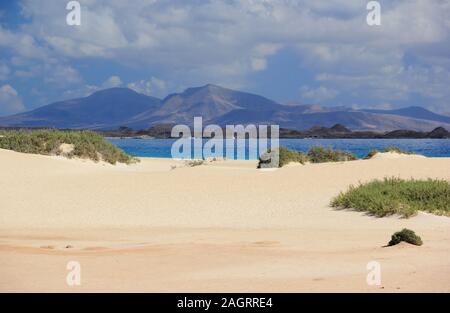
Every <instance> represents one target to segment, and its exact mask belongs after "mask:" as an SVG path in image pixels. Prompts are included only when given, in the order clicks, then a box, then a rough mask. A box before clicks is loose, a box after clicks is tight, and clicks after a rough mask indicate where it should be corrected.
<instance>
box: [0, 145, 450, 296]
mask: <svg viewBox="0 0 450 313" xmlns="http://www.w3.org/2000/svg"><path fill="white" fill-rule="evenodd" d="M174 167H177V168H175V169H173V168H174ZM449 169H450V158H423V157H417V156H407V155H404V156H401V157H392V155H390V154H387V155H386V154H380V155H378V156H377V157H376V158H374V159H372V160H361V161H352V162H345V163H328V164H307V165H305V166H289V167H286V168H282V169H279V170H274V171H273V170H272V171H261V170H257V169H256V162H254V161H219V162H208V163H207V165H202V166H196V167H192V168H191V167H186V166H184V162H183V161H174V160H169V159H143V160H142V162H141V163H139V164H136V165H132V166H125V165H119V166H112V165H109V164H105V163H102V164H96V163H93V162H90V161H80V160H67V159H63V158H56V157H46V156H36V155H26V154H20V153H15V152H11V151H5V150H0V173H1V174H0V190H1V191H0V192H1V194H0V199H1V203H0V290H8V291H37V290H41V291H77V290H80V291H88V290H95V291H98V290H102V291H314V290H316V291H395V290H400V291H450V257H449V255H450V254H449V252H450V249H449V247H450V245H449V244H450V231H449V230H450V218H448V217H439V216H435V215H432V214H423V213H421V214H419V215H418V216H416V217H413V218H410V219H401V218H398V217H390V218H382V219H380V218H374V217H369V216H366V215H364V214H362V213H357V212H350V211H336V210H334V209H332V208H330V207H329V202H330V200H331V199H332V197H333V196H335V195H337V194H338V193H339V192H340V191H343V190H345V189H347V188H348V186H349V185H350V184H357V183H358V182H359V181H361V182H364V181H369V180H371V179H373V178H383V177H386V176H396V177H402V178H411V177H414V178H443V179H447V180H450V171H449ZM404 227H407V228H411V229H413V230H415V231H416V232H417V233H418V234H419V235H420V236H421V237H422V239H423V240H424V243H425V244H424V246H422V247H414V246H397V247H393V248H383V247H382V246H383V245H385V244H386V243H387V242H388V241H389V239H390V235H391V234H392V233H393V232H394V231H398V230H400V229H402V228H404ZM67 245H70V246H72V248H70V249H66V248H65V247H66V246H67ZM68 260H79V261H80V263H81V264H82V268H83V273H84V274H83V284H82V286H80V287H75V288H71V287H68V286H67V285H66V284H65V275H66V274H67V270H66V268H65V266H66V263H67V261H68ZM371 260H377V261H379V262H380V263H381V265H382V277H383V279H382V286H369V285H367V284H366V274H367V270H366V264H367V263H368V262H369V261H371ZM112 273H113V274H112Z"/></svg>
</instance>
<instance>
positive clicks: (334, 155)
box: [307, 146, 358, 163]
mask: <svg viewBox="0 0 450 313" xmlns="http://www.w3.org/2000/svg"><path fill="white" fill-rule="evenodd" d="M307 157H308V160H309V161H310V162H311V163H325V162H342V161H354V160H357V159H358V158H357V157H356V156H355V155H354V154H352V153H350V152H347V151H342V150H334V149H331V148H325V147H321V146H314V147H311V148H310V149H309V151H308V154H307Z"/></svg>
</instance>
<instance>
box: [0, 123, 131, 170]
mask: <svg viewBox="0 0 450 313" xmlns="http://www.w3.org/2000/svg"><path fill="white" fill-rule="evenodd" d="M62 144H68V145H72V146H73V149H71V151H70V152H69V153H64V152H63V151H61V149H60V147H61V145H62ZM0 149H8V150H13V151H17V152H22V153H34V154H43V155H64V156H66V157H69V158H71V157H79V158H85V159H91V160H93V161H105V162H108V163H111V164H115V163H116V162H120V163H126V164H130V163H133V162H137V161H138V160H137V159H136V158H133V157H131V156H129V155H128V154H126V153H125V152H124V151H123V150H121V149H119V148H118V147H116V146H115V145H113V144H112V143H109V142H107V141H105V140H104V138H103V137H102V136H100V135H97V134H96V133H94V132H91V131H75V130H73V131H62V130H52V129H48V130H7V131H0Z"/></svg>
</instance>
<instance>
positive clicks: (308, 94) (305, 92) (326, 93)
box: [300, 86, 339, 102]
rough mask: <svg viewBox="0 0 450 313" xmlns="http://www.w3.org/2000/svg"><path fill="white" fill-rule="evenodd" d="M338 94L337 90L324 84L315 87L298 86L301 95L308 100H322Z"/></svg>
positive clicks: (332, 97)
mask: <svg viewBox="0 0 450 313" xmlns="http://www.w3.org/2000/svg"><path fill="white" fill-rule="evenodd" d="M338 94H339V92H338V91H337V90H334V89H329V88H326V87H324V86H319V87H317V88H310V87H308V86H303V87H302V88H300V95H301V97H302V98H303V99H305V100H308V101H315V102H322V101H326V100H330V99H334V98H335V97H336V96H337V95H338Z"/></svg>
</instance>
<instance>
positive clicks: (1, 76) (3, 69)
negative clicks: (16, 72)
mask: <svg viewBox="0 0 450 313" xmlns="http://www.w3.org/2000/svg"><path fill="white" fill-rule="evenodd" d="M9 73H10V70H9V67H8V66H7V65H6V64H0V80H6V79H8V75H9Z"/></svg>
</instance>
